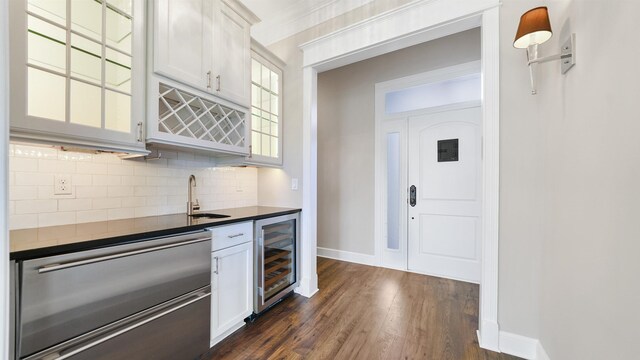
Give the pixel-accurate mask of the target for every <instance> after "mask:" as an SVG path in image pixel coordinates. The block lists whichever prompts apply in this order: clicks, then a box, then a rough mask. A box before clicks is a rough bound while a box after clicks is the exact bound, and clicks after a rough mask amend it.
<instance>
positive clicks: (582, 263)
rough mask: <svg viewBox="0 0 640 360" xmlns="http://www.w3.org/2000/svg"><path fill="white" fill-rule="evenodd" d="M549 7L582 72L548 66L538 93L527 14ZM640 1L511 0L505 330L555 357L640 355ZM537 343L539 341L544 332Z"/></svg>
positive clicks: (506, 13) (506, 56) (548, 47)
mask: <svg viewBox="0 0 640 360" xmlns="http://www.w3.org/2000/svg"><path fill="white" fill-rule="evenodd" d="M541 4H543V5H544V4H546V5H548V6H549V11H550V13H551V21H552V25H553V27H554V37H553V39H552V40H551V41H550V42H549V43H547V44H544V45H542V46H541V53H542V55H546V54H550V53H552V52H557V50H558V47H559V41H560V40H561V39H562V40H563V39H565V38H566V37H567V36H568V34H569V33H571V32H575V33H576V34H577V65H576V67H575V68H574V69H572V70H571V71H570V72H569V73H568V74H567V75H566V76H562V75H561V74H560V71H559V64H558V63H554V64H545V65H542V66H541V67H540V70H541V71H540V73H539V76H538V79H539V80H540V85H539V95H537V96H531V95H529V94H528V93H529V85H528V78H527V69H526V66H525V63H524V61H525V60H524V56H525V55H524V53H523V51H521V50H515V49H513V48H511V47H510V43H511V42H512V41H513V34H514V33H515V29H516V26H517V21H518V18H519V16H520V15H521V14H522V13H523V12H524V11H525V10H527V9H529V8H532V7H534V6H539V5H541ZM638 13H640V2H638V1H637V0H614V1H611V0H590V1H584V0H573V1H571V0H563V1H522V0H508V1H504V6H503V8H502V14H501V20H502V24H501V26H502V30H501V31H502V37H501V42H502V44H503V49H502V56H501V63H502V74H501V75H502V102H501V103H502V114H501V115H502V118H501V122H502V127H501V135H502V136H501V170H502V172H501V201H502V203H501V218H500V220H501V234H500V235H501V238H500V245H501V247H500V279H501V280H500V326H501V329H502V330H508V331H512V332H516V333H520V334H525V335H532V336H533V337H538V338H539V339H540V340H541V342H542V344H543V346H544V348H545V350H546V352H547V353H548V355H549V356H550V358H552V359H585V360H588V359H594V360H595V359H634V358H637V357H638V350H637V343H638V340H640V335H639V334H640V333H639V332H638V324H640V309H639V308H638V303H640V282H639V281H638V279H637V275H638V274H640V261H638V260H637V256H638V254H640V241H638V239H640V223H639V222H638V218H639V216H640V211H639V210H638V204H639V203H640V191H638V190H637V184H639V183H640V141H638V134H640V121H639V120H640V117H639V116H638V115H637V113H638V111H637V104H638V99H640V81H639V79H640V68H639V67H638V63H637V59H638V58H640V48H639V47H638V46H637V43H638V41H637V32H638V30H640V25H639V23H638V21H637V14H638ZM536 335H537V336H536Z"/></svg>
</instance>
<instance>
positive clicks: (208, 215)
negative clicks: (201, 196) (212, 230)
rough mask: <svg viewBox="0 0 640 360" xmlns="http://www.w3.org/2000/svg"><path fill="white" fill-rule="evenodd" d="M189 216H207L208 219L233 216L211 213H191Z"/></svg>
mask: <svg viewBox="0 0 640 360" xmlns="http://www.w3.org/2000/svg"><path fill="white" fill-rule="evenodd" d="M189 216H191V217H194V218H206V219H224V218H228V217H231V215H223V214H211V213H199V214H191V215H189Z"/></svg>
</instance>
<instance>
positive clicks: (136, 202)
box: [121, 196, 147, 208]
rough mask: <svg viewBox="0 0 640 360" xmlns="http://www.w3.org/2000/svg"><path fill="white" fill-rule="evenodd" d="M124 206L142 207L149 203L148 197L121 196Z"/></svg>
mask: <svg viewBox="0 0 640 360" xmlns="http://www.w3.org/2000/svg"><path fill="white" fill-rule="evenodd" d="M121 200H122V207H123V208H129V207H130V208H134V207H142V206H145V205H146V204H147V198H146V197H144V196H129V197H124V198H121Z"/></svg>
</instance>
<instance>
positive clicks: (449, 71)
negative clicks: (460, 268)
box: [374, 61, 482, 271]
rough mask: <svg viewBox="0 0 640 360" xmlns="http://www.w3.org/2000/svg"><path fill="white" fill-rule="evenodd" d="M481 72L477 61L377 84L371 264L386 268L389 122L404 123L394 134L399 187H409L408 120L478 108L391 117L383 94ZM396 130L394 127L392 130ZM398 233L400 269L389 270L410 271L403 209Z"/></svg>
mask: <svg viewBox="0 0 640 360" xmlns="http://www.w3.org/2000/svg"><path fill="white" fill-rule="evenodd" d="M480 72H481V63H480V61H471V62H467V63H463V64H459V65H453V66H448V67H445V68H441V69H436V70H431V71H427V72H423V73H419V74H414V75H409V76H405V77H401V78H397V79H393V80H389V81H384V82H380V83H377V84H376V85H375V175H374V191H375V200H374V218H375V221H374V242H375V248H374V264H375V265H376V266H380V267H389V266H384V265H383V252H384V251H385V241H384V239H385V234H386V230H387V228H386V226H385V224H386V222H387V206H386V205H387V194H386V186H387V176H386V170H387V167H386V157H385V154H386V139H385V137H384V134H385V133H387V132H388V131H389V128H390V127H393V126H392V125H390V122H399V121H401V120H403V122H404V124H403V125H402V126H399V127H398V128H397V132H399V133H400V138H401V139H402V140H404V142H402V143H401V144H400V146H401V151H400V172H401V174H402V176H401V178H400V188H403V189H408V188H409V183H408V181H409V179H408V171H409V168H408V161H409V157H408V148H407V146H408V145H409V142H408V134H407V129H408V126H409V124H408V118H409V117H411V116H415V115H423V114H434V113H439V112H443V111H453V110H459V109H466V108H469V107H478V106H481V105H482V104H481V102H480V101H468V102H461V103H453V104H445V105H441V106H436V107H432V108H426V109H419V110H412V111H405V112H400V113H395V114H393V115H387V114H386V113H385V95H386V94H387V93H389V92H393V91H398V90H402V89H406V88H409V87H413V86H419V85H424V84H429V83H434V82H439V81H445V80H449V79H454V78H457V77H461V76H466V75H472V74H478V73H480ZM394 128H395V127H394ZM402 200H403V203H406V200H407V193H406V192H404V193H403V197H402ZM400 234H402V236H401V240H400V243H401V247H400V252H401V257H402V258H403V260H404V263H403V266H400V267H389V268H391V269H396V270H403V271H409V267H408V265H409V263H408V256H409V254H408V236H409V228H408V209H407V208H406V207H404V208H403V209H402V210H401V219H400Z"/></svg>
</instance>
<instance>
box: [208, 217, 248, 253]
mask: <svg viewBox="0 0 640 360" xmlns="http://www.w3.org/2000/svg"><path fill="white" fill-rule="evenodd" d="M209 230H210V231H211V238H212V242H211V251H216V250H221V249H226V248H228V247H231V246H236V245H240V244H244V243H246V242H249V241H253V222H252V221H247V222H243V223H239V224H232V225H225V226H217V227H214V228H211V229H209Z"/></svg>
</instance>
